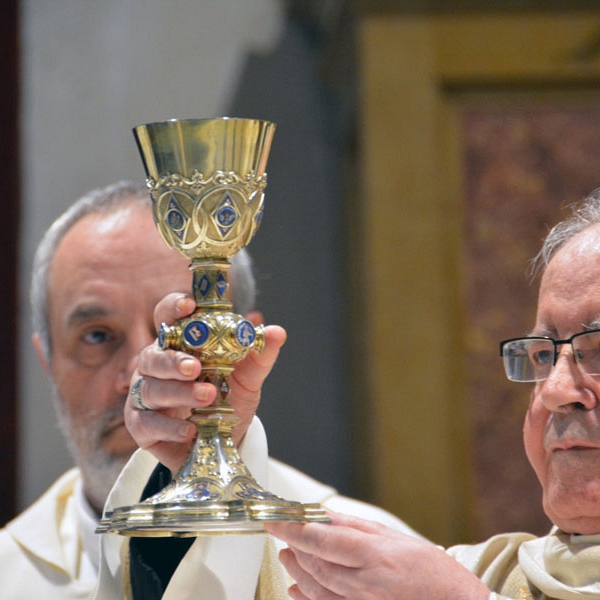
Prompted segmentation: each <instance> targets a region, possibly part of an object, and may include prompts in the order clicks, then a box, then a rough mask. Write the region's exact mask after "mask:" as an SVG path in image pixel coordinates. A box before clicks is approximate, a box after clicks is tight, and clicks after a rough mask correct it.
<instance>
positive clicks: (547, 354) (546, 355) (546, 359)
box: [531, 350, 554, 365]
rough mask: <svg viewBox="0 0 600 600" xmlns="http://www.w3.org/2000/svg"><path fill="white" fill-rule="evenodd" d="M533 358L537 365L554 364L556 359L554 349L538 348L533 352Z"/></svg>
mask: <svg viewBox="0 0 600 600" xmlns="http://www.w3.org/2000/svg"><path fill="white" fill-rule="evenodd" d="M531 360H532V361H533V362H534V363H535V364H536V365H547V364H552V361H553V360H554V352H553V351H552V350H536V351H535V352H532V353H531Z"/></svg>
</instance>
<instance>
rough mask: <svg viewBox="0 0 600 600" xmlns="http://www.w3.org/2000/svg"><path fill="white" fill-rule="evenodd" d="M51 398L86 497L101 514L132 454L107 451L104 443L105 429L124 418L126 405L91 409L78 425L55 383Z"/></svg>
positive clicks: (98, 513) (96, 511)
mask: <svg viewBox="0 0 600 600" xmlns="http://www.w3.org/2000/svg"><path fill="white" fill-rule="evenodd" d="M52 399H53V402H54V408H55V410H56V415H57V417H58V424H59V426H60V430H61V432H62V434H63V436H64V438H65V441H66V444H67V447H68V449H69V452H70V454H71V456H72V457H73V460H74V461H75V464H76V465H77V467H79V469H80V470H81V473H82V476H83V491H84V494H85V497H86V499H87V501H88V502H89V504H90V506H91V507H92V509H93V510H94V512H95V513H96V514H97V515H101V514H102V509H103V507H104V503H105V502H106V498H107V497H108V494H109V492H110V490H111V489H112V487H113V485H114V483H115V481H116V480H117V477H118V476H119V473H120V472H121V470H122V469H123V467H124V466H125V464H126V463H127V461H128V460H129V458H130V456H122V455H115V454H109V453H107V452H105V451H104V450H103V448H102V443H101V440H102V433H103V432H104V431H105V430H106V429H107V428H108V427H110V425H111V424H112V423H114V422H115V421H116V420H119V419H122V418H123V406H120V407H117V408H114V409H111V410H107V411H105V412H103V413H99V412H98V411H95V410H90V411H89V413H88V415H87V417H88V418H86V419H85V423H86V425H85V426H83V427H81V426H78V427H75V426H74V425H73V420H72V418H71V413H70V412H69V410H68V409H67V408H66V406H65V403H64V402H62V399H61V397H60V394H59V392H58V390H57V389H56V386H55V385H54V383H52ZM124 403H125V398H124V399H123V404H124Z"/></svg>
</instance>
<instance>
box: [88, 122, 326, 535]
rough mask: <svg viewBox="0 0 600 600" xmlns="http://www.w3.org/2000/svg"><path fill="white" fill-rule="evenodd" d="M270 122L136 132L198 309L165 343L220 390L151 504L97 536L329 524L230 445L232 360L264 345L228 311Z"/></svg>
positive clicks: (257, 197)
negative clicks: (190, 358) (270, 484)
mask: <svg viewBox="0 0 600 600" xmlns="http://www.w3.org/2000/svg"><path fill="white" fill-rule="evenodd" d="M274 132H275V125H274V124H273V123H271V122H268V121H260V120H253V119H234V118H217V119H189V120H170V121H164V122H158V123H150V124H147V125H140V126H138V127H136V128H135V129H134V136H135V138H136V141H137V143H138V147H139V150H140V154H141V156H142V161H143V163H144V168H145V170H146V174H147V185H148V189H149V191H150V195H151V197H152V204H153V211H154V220H155V222H156V226H157V228H158V231H159V232H160V234H161V236H162V238H163V239H164V241H165V242H166V243H167V244H168V245H169V246H171V247H173V248H176V249H177V250H179V252H181V253H182V254H183V255H184V256H186V257H187V258H189V259H190V261H191V264H190V269H191V271H192V273H193V284H192V291H193V295H194V299H195V301H196V305H197V308H196V311H195V312H194V313H193V314H192V315H191V316H190V317H187V318H185V319H182V320H181V321H179V322H178V323H177V324H176V325H175V326H172V327H169V326H166V325H163V327H162V328H161V330H160V332H159V343H160V345H161V346H162V348H163V349H167V348H175V349H178V350H182V351H185V352H188V353H189V354H192V355H194V356H196V357H198V358H199V359H200V360H201V361H202V375H201V378H202V379H203V380H205V381H210V382H211V383H213V384H214V385H215V386H216V388H217V400H216V402H215V403H214V405H213V406H211V407H209V408H206V409H196V410H193V411H192V414H191V416H190V420H191V421H192V422H194V424H195V425H196V428H197V430H198V435H197V438H196V441H195V444H194V446H193V447H192V449H191V451H190V453H189V456H188V459H187V460H186V461H185V462H184V464H183V466H182V467H181V468H180V470H179V471H178V473H177V474H176V475H175V476H174V478H173V481H172V482H171V483H170V484H169V485H168V486H167V487H166V488H164V489H163V490H162V491H161V492H159V493H158V494H156V495H155V496H152V497H151V498H148V499H147V500H145V501H144V502H140V503H139V504H136V505H132V506H125V507H119V508H117V509H115V510H114V511H112V512H111V513H109V514H107V515H106V516H105V517H104V519H103V520H102V521H101V523H100V526H99V528H98V531H99V532H102V533H104V532H110V533H120V534H123V535H133V536H169V535H172V536H195V535H203V534H220V533H248V532H258V531H262V530H263V526H262V522H264V521H327V520H328V519H327V517H326V515H325V512H324V510H323V509H322V508H321V507H320V505H318V504H316V505H315V504H302V503H299V502H295V501H288V500H284V499H282V498H280V497H278V496H276V495H274V494H272V493H270V492H268V491H267V490H265V489H264V488H263V487H262V486H261V485H260V484H259V483H258V482H257V481H256V480H255V479H254V478H253V476H252V475H251V474H250V472H249V470H248V469H247V467H246V466H245V465H244V463H243V461H242V460H241V458H240V456H239V454H238V452H237V450H236V448H235V445H234V443H233V440H232V430H233V428H234V426H235V425H236V423H237V422H238V419H237V417H236V416H235V415H234V413H233V409H232V408H231V406H230V402H229V393H230V390H229V376H230V374H231V373H232V371H233V369H234V364H235V362H237V361H239V360H241V359H243V358H244V357H245V356H246V355H247V354H248V352H250V351H257V352H260V351H261V350H262V348H263V346H264V331H263V328H262V326H260V327H256V328H255V327H254V326H253V325H252V323H250V322H249V321H248V320H246V319H245V318H244V317H242V316H240V315H237V314H234V313H232V312H231V308H232V305H231V301H230V300H229V297H228V293H227V290H228V278H227V273H228V270H229V267H230V262H229V261H230V259H231V257H232V256H233V255H234V254H235V253H236V252H238V251H239V250H240V249H241V248H243V247H244V246H246V245H247V244H248V243H249V242H250V240H251V239H252V237H253V236H254V234H255V233H256V231H257V229H258V227H259V225H260V221H261V218H262V214H263V202H264V188H265V186H266V183H267V180H266V172H265V168H266V163H267V158H268V154H269V151H270V147H271V142H272V139H273V134H274Z"/></svg>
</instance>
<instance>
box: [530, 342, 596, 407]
mask: <svg viewBox="0 0 600 600" xmlns="http://www.w3.org/2000/svg"><path fill="white" fill-rule="evenodd" d="M594 383H595V381H594V379H593V378H592V377H591V376H590V375H586V374H584V373H582V372H581V370H580V369H579V367H578V366H577V363H576V362H575V359H574V357H573V351H572V349H571V348H570V347H569V346H563V347H562V348H561V349H560V351H559V353H558V356H557V358H556V364H555V365H554V366H553V367H552V370H551V371H550V374H549V375H548V377H547V378H546V380H545V381H543V382H541V388H540V392H539V395H540V396H541V400H542V402H543V404H544V406H545V407H546V408H547V409H548V410H549V411H551V412H560V413H566V412H569V411H570V410H574V409H586V410H591V409H592V408H594V407H595V406H596V405H597V404H598V397H597V395H596V389H595V386H594V385H593V384H594ZM598 383H600V381H599V382H598Z"/></svg>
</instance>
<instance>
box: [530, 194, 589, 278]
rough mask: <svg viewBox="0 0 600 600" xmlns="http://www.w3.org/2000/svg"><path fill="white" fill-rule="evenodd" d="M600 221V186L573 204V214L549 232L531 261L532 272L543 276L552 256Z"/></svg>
mask: <svg viewBox="0 0 600 600" xmlns="http://www.w3.org/2000/svg"><path fill="white" fill-rule="evenodd" d="M599 223H600V188H596V189H595V190H594V191H593V192H592V193H591V194H590V195H589V196H587V197H585V198H584V199H583V200H581V202H579V203H576V204H573V205H572V206H571V215H570V216H569V217H567V218H566V219H563V220H562V221H560V222H559V223H557V224H556V225H555V226H554V227H553V228H552V229H551V230H550V232H549V233H548V235H547V236H546V238H545V239H544V242H543V244H542V247H541V249H540V251H539V252H538V253H537V255H536V256H535V258H534V259H533V260H532V262H531V274H532V276H534V277H538V276H541V275H542V274H543V273H544V271H545V270H546V267H547V266H548V263H549V262H550V260H552V257H553V256H554V255H555V254H556V253H557V252H558V251H559V250H560V249H561V248H562V247H563V246H565V245H566V244H567V242H569V240H571V239H572V238H574V237H575V236H576V235H577V234H579V233H581V232H582V231H583V230H584V229H587V228H588V227H592V226H593V225H597V224H599Z"/></svg>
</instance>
